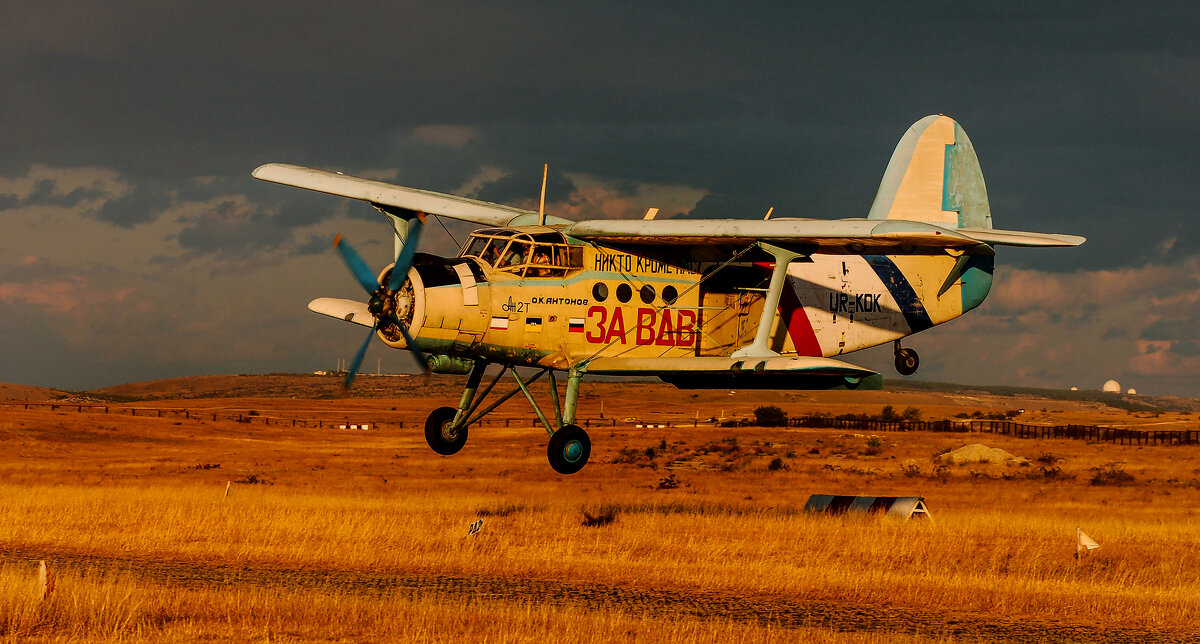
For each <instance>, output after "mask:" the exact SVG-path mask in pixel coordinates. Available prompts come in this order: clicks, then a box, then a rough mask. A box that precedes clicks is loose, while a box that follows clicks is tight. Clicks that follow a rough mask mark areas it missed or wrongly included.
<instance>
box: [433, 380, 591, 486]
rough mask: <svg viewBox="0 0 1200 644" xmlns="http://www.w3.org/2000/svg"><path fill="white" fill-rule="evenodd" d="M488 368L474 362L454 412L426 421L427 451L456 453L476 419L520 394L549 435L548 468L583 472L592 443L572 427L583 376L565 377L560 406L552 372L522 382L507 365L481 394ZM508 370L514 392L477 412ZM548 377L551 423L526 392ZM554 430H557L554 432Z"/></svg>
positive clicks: (438, 413)
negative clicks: (482, 383) (543, 377)
mask: <svg viewBox="0 0 1200 644" xmlns="http://www.w3.org/2000/svg"><path fill="white" fill-rule="evenodd" d="M487 366H488V363H487V362H486V361H484V360H476V361H475V366H474V367H473V368H472V369H471V375H470V376H468V377H467V386H466V387H465V388H464V389H463V394H462V398H461V399H460V400H459V403H458V407H457V408H456V407H440V408H438V409H435V410H434V411H433V413H432V414H430V415H429V418H428V419H427V420H426V421H425V442H427V443H429V447H430V448H432V449H433V451H435V452H437V453H438V454H442V455H444V456H449V455H451V454H454V453H456V452H458V451H459V450H460V449H462V448H463V445H465V444H466V442H467V428H468V427H470V426H471V425H474V424H475V423H477V422H479V419H481V418H483V417H484V416H486V415H488V414H489V413H491V411H492V410H493V409H495V408H497V407H499V406H500V405H501V404H503V403H504V402H505V401H506V400H508V399H509V398H512V397H513V396H515V395H517V394H519V393H520V394H525V397H526V398H528V399H529V404H530V405H532V406H533V411H534V413H536V414H537V417H538V420H539V421H541V423H542V426H543V427H544V428H545V429H546V433H547V434H549V435H550V442H549V444H548V445H547V446H546V458H547V460H549V461H550V467H552V468H554V471H555V472H558V473H559V474H574V473H576V472H578V471H579V470H581V469H583V466H584V465H587V462H588V457H589V456H590V455H591V453H592V441H591V439H590V438H588V435H587V432H585V431H583V429H582V428H581V427H579V426H578V425H576V424H575V405H576V402H577V401H578V400H579V381H580V380H581V379H582V378H583V374H582V373H581V372H579V371H576V370H574V369H572V370H571V371H570V372H569V373H568V375H567V393H566V396H565V398H564V399H563V400H562V401H561V402H560V401H559V398H558V384H557V382H556V381H555V378H554V371H553V370H551V369H549V368H543V369H542V370H541V371H539V372H538V373H536V374H534V376H533V377H532V378H529V379H525V378H522V377H521V374H519V373H517V372H516V371H515V370H513V369H512V367H509V366H507V365H506V366H504V368H503V369H501V370H500V373H498V374H496V377H495V378H494V379H493V380H492V381H491V382H490V383H488V385H487V386H486V387H484V388H483V389H482V391H481V390H480V389H479V385H480V383H481V382H482V381H483V372H484V370H485V369H487ZM510 370H511V371H512V376H513V378H514V379H515V380H516V381H517V388H516V389H513V390H512V391H509V392H508V393H507V394H505V395H503V396H501V397H500V399H499V400H496V401H494V402H492V403H491V404H490V405H488V406H487V407H484V408H483V409H482V410H479V406H480V404H481V403H482V402H483V399H484V398H486V397H487V395H488V394H489V393H491V391H492V388H493V387H495V386H496V384H497V383H499V382H500V379H501V378H503V377H504V374H505V373H508V372H509V371H510ZM547 375H548V376H549V380H550V392H551V398H550V399H551V401H552V402H553V403H554V417H553V419H548V418H547V417H546V414H545V413H544V412H543V411H542V408H541V407H540V406H539V405H538V404H537V401H536V400H534V398H533V394H532V393H530V391H529V385H530V384H532V383H533V381H535V380H537V379H538V378H541V377H542V376H547ZM477 394H478V395H477ZM551 420H553V421H554V423H553V424H551ZM555 427H558V430H557V431H555V429H554V428H555Z"/></svg>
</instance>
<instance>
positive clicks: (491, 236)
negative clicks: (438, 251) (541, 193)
mask: <svg viewBox="0 0 1200 644" xmlns="http://www.w3.org/2000/svg"><path fill="white" fill-rule="evenodd" d="M566 242H567V240H566V238H564V237H563V236H562V234H561V233H559V232H557V231H548V232H536V233H526V232H520V231H517V230H505V229H500V228H490V229H485V230H478V231H475V232H474V233H472V234H471V237H470V239H468V240H467V243H466V244H464V245H463V249H462V251H461V252H460V253H459V256H460V257H466V256H473V257H478V258H479V259H480V260H481V261H482V262H484V263H485V264H488V265H489V266H492V267H493V268H496V269H497V270H501V271H504V272H506V273H513V274H516V275H520V276H522V277H562V276H564V275H566V274H567V271H569V270H571V269H574V268H582V267H583V255H582V249H581V248H576V249H574V250H576V251H579V252H571V251H572V248H571V246H569V245H567V243H566Z"/></svg>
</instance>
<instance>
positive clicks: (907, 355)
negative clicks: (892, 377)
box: [895, 340, 921, 376]
mask: <svg viewBox="0 0 1200 644" xmlns="http://www.w3.org/2000/svg"><path fill="white" fill-rule="evenodd" d="M895 351H896V371H898V372H900V375H902V376H911V375H913V374H914V373H916V372H917V367H919V366H920V365H921V358H920V357H919V356H918V355H917V352H916V351H914V350H913V349H905V348H904V347H901V346H900V341H899V340H896V344H895Z"/></svg>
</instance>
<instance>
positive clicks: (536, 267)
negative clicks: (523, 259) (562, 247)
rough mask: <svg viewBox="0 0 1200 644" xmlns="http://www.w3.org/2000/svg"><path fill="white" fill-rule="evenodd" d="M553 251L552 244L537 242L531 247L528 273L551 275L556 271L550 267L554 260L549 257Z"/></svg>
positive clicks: (543, 275) (534, 275)
mask: <svg viewBox="0 0 1200 644" xmlns="http://www.w3.org/2000/svg"><path fill="white" fill-rule="evenodd" d="M553 252H554V248H553V247H552V246H547V245H545V244H537V245H535V246H534V247H533V255H531V256H530V259H529V263H530V264H531V265H532V266H530V268H529V275H530V276H532V277H551V276H553V275H554V274H555V273H557V272H558V271H556V270H554V269H553V268H551V264H554V263H555V262H554V261H553V259H552V258H551V254H552V253H553Z"/></svg>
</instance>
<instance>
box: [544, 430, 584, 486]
mask: <svg viewBox="0 0 1200 644" xmlns="http://www.w3.org/2000/svg"><path fill="white" fill-rule="evenodd" d="M591 454H592V439H591V438H588V435H587V432H585V431H583V428H582V427H580V426H578V425H563V426H562V427H559V428H558V431H556V432H554V435H553V436H551V437H550V444H549V445H548V446H546V457H547V458H548V459H549V460H550V467H552V468H554V471H555V472H558V473H559V474H574V473H576V472H578V471H579V470H581V469H583V466H584V465H587V462H588V456H591Z"/></svg>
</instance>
